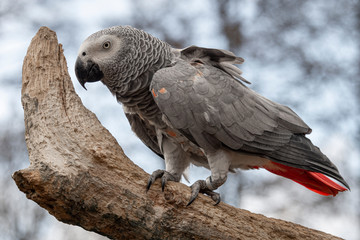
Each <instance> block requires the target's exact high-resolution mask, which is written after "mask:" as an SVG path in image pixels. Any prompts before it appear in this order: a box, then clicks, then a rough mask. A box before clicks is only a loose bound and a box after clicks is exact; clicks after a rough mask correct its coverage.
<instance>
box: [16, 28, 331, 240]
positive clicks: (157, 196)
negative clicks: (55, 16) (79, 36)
mask: <svg viewBox="0 0 360 240" xmlns="http://www.w3.org/2000/svg"><path fill="white" fill-rule="evenodd" d="M21 100H22V104H23V108H24V118H25V127H26V132H25V139H26V143H27V148H28V152H29V159H30V166H29V167H28V168H26V169H23V170H19V171H17V172H15V173H14V174H13V179H14V180H15V182H16V184H17V186H18V187H19V189H20V190H21V191H23V192H24V193H26V196H27V197H28V198H29V199H31V200H33V201H35V202H37V203H38V204H39V205H40V206H41V207H43V208H45V209H46V210H47V211H48V212H49V213H50V214H52V215H54V216H55V217H56V218H57V219H58V220H59V221H62V222H65V223H69V224H73V225H78V226H81V227H82V228H84V229H86V230H89V231H94V232H97V233H99V234H101V235H104V236H107V237H109V238H111V239H338V238H337V237H334V236H331V235H328V234H326V233H323V232H319V231H316V230H313V229H309V228H305V227H303V226H300V225H297V224H294V223H290V222H286V221H282V220H277V219H273V218H267V217H264V216H262V215H259V214H254V213H251V212H249V211H246V210H242V209H236V208H234V207H231V206H229V205H227V204H225V203H220V204H219V205H218V206H216V207H214V206H213V202H212V200H211V199H210V198H208V197H204V196H202V195H201V194H200V196H199V197H198V199H197V200H196V201H195V202H194V203H193V204H192V205H191V206H190V207H186V203H187V201H188V199H189V198H190V189H189V188H188V187H187V186H185V185H184V184H181V183H174V182H169V183H168V184H167V186H166V190H165V192H164V193H163V192H161V187H160V183H159V181H157V182H156V183H155V184H154V185H153V186H152V188H151V190H150V191H149V192H148V193H146V191H145V186H146V184H147V179H148V177H149V175H148V174H147V173H145V172H144V171H143V170H142V169H141V168H139V167H138V166H136V165H135V164H134V163H133V162H132V161H131V160H129V159H128V158H127V157H126V156H125V154H124V152H123V150H122V149H121V147H120V146H119V145H118V143H117V141H116V140H115V139H114V137H113V136H112V135H111V134H110V133H109V132H108V130H106V129H105V128H104V127H103V126H102V125H101V124H100V122H99V121H98V119H97V118H96V116H95V115H94V114H93V113H92V112H90V111H89V110H87V109H86V108H85V107H84V106H83V105H82V102H81V100H80V98H79V97H78V95H77V94H76V93H75V91H74V87H73V85H72V82H71V79H70V76H69V74H68V72H67V64H66V60H65V57H64V55H63V49H62V46H61V44H58V41H57V37H56V34H55V32H53V31H51V30H50V29H48V28H46V27H42V28H40V30H39V31H38V33H37V34H36V36H35V37H34V38H33V40H32V41H31V44H30V46H29V48H28V52H27V55H26V57H25V60H24V65H23V85H22V98H21ZM119 129H120V128H119Z"/></svg>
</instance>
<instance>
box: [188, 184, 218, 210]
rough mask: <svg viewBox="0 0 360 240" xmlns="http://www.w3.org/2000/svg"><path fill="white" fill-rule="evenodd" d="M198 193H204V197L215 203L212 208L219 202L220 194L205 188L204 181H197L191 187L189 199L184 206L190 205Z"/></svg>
mask: <svg viewBox="0 0 360 240" xmlns="http://www.w3.org/2000/svg"><path fill="white" fill-rule="evenodd" d="M199 193H205V194H206V195H208V196H210V197H211V199H212V200H213V201H214V202H215V204H214V206H216V205H218V204H219V203H220V201H221V198H220V194H219V193H217V192H214V191H213V190H211V189H209V188H208V187H207V186H206V181H205V180H198V181H196V182H195V183H194V184H193V185H191V197H190V201H189V202H188V204H187V205H186V206H189V205H190V204H192V203H193V202H194V200H195V199H196V198H197V196H198V194H199Z"/></svg>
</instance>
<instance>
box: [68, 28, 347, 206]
mask: <svg viewBox="0 0 360 240" xmlns="http://www.w3.org/2000/svg"><path fill="white" fill-rule="evenodd" d="M243 61H244V60H243V59H242V58H240V57H237V56H235V55H234V54H233V53H232V52H230V51H227V50H220V49H211V48H202V47H197V46H190V47H187V48H184V49H175V48H172V47H171V46H170V45H169V44H167V43H166V42H164V41H161V40H159V39H158V38H156V37H153V36H152V35H150V34H148V33H146V32H144V31H142V30H138V29H135V28H133V27H130V26H115V27H110V28H107V29H104V30H101V31H99V32H96V33H94V34H92V35H91V36H89V37H88V38H87V39H86V40H85V41H84V42H83V43H82V45H81V46H80V49H79V52H78V57H77V60H76V63H75V73H76V77H77V78H78V80H79V82H80V84H81V85H82V86H83V87H84V88H85V83H87V82H96V81H101V82H102V83H103V84H105V85H106V86H107V88H108V89H109V90H110V92H111V93H112V94H113V95H114V96H115V97H116V99H117V101H118V102H120V103H121V104H122V106H123V109H124V112H125V114H126V117H127V118H128V120H129V123H130V125H131V128H132V130H133V131H134V132H135V134H136V135H137V136H138V137H139V138H140V139H141V140H142V142H143V143H144V144H145V145H147V146H148V147H149V148H150V149H151V150H152V151H153V152H154V153H156V154H157V155H159V156H160V157H162V158H163V159H164V160H165V166H166V167H165V170H157V171H154V172H153V173H152V174H151V176H150V179H149V181H148V185H147V190H149V189H150V186H151V185H152V184H153V183H154V181H155V180H156V179H158V178H161V183H162V190H163V191H164V187H165V185H166V182H167V181H176V182H178V181H180V179H181V176H182V175H183V174H184V171H185V170H186V169H187V168H188V167H189V165H190V163H192V164H194V165H196V166H202V167H205V168H208V169H210V171H211V175H210V176H209V177H208V178H206V179H205V180H198V181H196V182H195V183H194V184H192V185H191V197H190V201H189V203H188V205H190V204H191V203H192V202H193V201H194V200H195V199H196V197H197V196H198V194H199V193H204V194H207V195H209V196H210V197H211V198H212V200H213V201H214V202H215V204H218V203H219V202H220V195H219V194H218V193H216V192H214V190H215V189H217V188H218V187H220V186H221V185H222V184H224V183H225V181H226V179H227V174H228V172H229V171H230V172H233V171H234V170H235V169H245V170H247V169H258V168H265V169H266V170H268V171H270V172H272V173H274V174H277V175H280V176H283V177H286V178H289V179H291V180H293V181H295V182H297V183H299V184H302V185H303V186H305V187H307V188H308V189H310V190H312V191H314V192H316V193H319V194H322V195H333V196H335V195H336V194H337V193H338V192H342V191H345V190H347V189H350V188H349V185H348V184H347V183H346V181H345V180H344V179H343V177H342V176H341V175H340V173H339V171H338V169H337V168H336V166H335V165H334V164H333V163H332V162H331V161H330V160H329V159H328V158H327V157H326V156H325V155H324V154H323V153H322V152H321V151H320V149H319V148H318V147H316V146H314V145H313V144H312V142H311V141H310V140H309V139H308V138H307V137H306V136H305V135H306V134H310V133H311V129H310V128H309V127H308V125H307V124H306V123H305V122H304V121H303V120H301V118H300V117H299V116H298V115H297V114H296V113H295V112H293V111H292V110H291V109H290V108H289V107H286V106H283V105H280V104H278V103H275V102H273V101H271V100H269V99H267V98H265V97H263V96H261V95H259V94H258V93H256V92H254V91H253V90H251V89H250V88H248V87H247V86H246V85H245V83H249V82H248V81H247V80H245V79H244V78H243V77H242V76H241V74H242V72H241V71H240V70H239V69H238V68H237V67H236V66H234V64H241V63H243ZM325 175H327V176H329V177H331V178H333V179H336V180H337V181H339V182H340V183H342V184H343V185H344V186H345V187H346V188H347V189H346V188H345V187H343V186H340V185H339V184H337V183H335V182H334V181H332V180H330V179H329V178H328V177H326V176H325Z"/></svg>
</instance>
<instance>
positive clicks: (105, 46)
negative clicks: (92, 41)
mask: <svg viewBox="0 0 360 240" xmlns="http://www.w3.org/2000/svg"><path fill="white" fill-rule="evenodd" d="M110 47H111V43H110V42H109V41H106V42H104V43H103V48H104V49H109V48H110Z"/></svg>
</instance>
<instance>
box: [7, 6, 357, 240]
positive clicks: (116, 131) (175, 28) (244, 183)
mask: <svg viewBox="0 0 360 240" xmlns="http://www.w3.org/2000/svg"><path fill="white" fill-rule="evenodd" d="M113 25H132V26H134V27H137V28H141V29H143V30H145V31H147V32H149V33H151V34H153V35H154V36H156V37H158V38H160V39H163V40H165V41H167V42H169V43H170V44H171V45H172V46H174V47H178V48H183V47H186V46H189V45H198V46H203V47H212V48H222V49H229V50H231V51H233V52H234V53H236V54H237V55H238V56H241V57H243V58H244V59H245V63H244V64H243V65H241V66H240V68H241V69H242V70H243V72H244V74H243V76H244V77H245V78H246V79H248V80H249V81H251V82H252V85H251V86H250V87H251V88H252V89H254V90H256V91H257V92H259V93H261V94H262V95H264V96H266V97H268V98H270V99H272V100H274V101H277V102H279V103H282V104H285V105H288V106H290V107H291V108H292V109H294V110H295V112H297V113H298V114H299V115H300V116H301V117H302V118H303V119H304V120H305V122H306V123H308V125H310V127H312V128H313V133H312V134H311V135H310V139H311V140H312V141H313V142H314V143H315V144H316V145H318V146H319V147H320V148H321V149H322V151H323V152H324V153H325V154H326V155H327V156H328V157H329V158H330V159H331V160H332V161H333V162H334V163H335V164H336V165H337V166H338V168H339V170H340V172H341V173H342V175H343V176H344V178H345V179H346V180H347V182H348V183H349V184H350V186H351V192H345V193H341V194H339V195H338V196H337V197H335V198H333V197H323V196H319V195H317V194H315V193H312V192H310V191H308V190H307V189H305V188H304V187H302V186H300V185H298V184H295V183H293V182H292V181H290V180H286V179H283V178H281V177H278V176H275V175H272V174H270V173H268V172H266V171H265V170H254V171H246V172H245V171H243V172H237V173H235V174H230V175H229V178H228V181H227V182H226V184H225V185H224V186H222V187H221V188H220V189H219V192H220V193H221V195H222V198H223V200H224V201H225V202H226V203H229V204H231V205H233V206H236V207H240V208H244V209H247V210H250V211H253V212H255V213H260V214H264V215H266V216H269V217H275V218H281V219H285V220H288V221H292V222H296V223H299V224H302V225H305V226H307V227H311V228H315V229H318V230H321V231H325V232H328V233H331V234H334V235H337V236H340V237H343V238H345V239H354V240H355V239H360V189H359V185H360V144H359V140H360V124H359V123H360V107H359V104H360V80H359V76H360V55H359V54H360V3H359V1H355V0H353V1H351V0H348V1H337V0H328V1H323V0H303V1H291V0H272V1H268V0H222V1H220V0H219V1H215V0H208V1H207V0H197V1H193V0H182V1H165V0H151V1H146V0H122V1H115V0H114V1H110V0H101V1H89V0H72V1H70V0H68V1H50V0H1V1H0V190H1V193H0V239H1V240H10V239H11V240H15V239H16V240H21V239H24V240H25V239H31V240H36V239H39V240H47V239H49V240H50V239H51V240H57V239H61V240H66V239H69V240H70V239H71V240H74V239H93V240H94V239H105V238H104V237H102V236H99V235H97V234H95V233H89V232H86V231H85V230H83V229H81V228H79V227H75V226H70V225H66V224H63V223H60V222H58V221H57V220H56V219H55V218H54V217H53V216H51V215H49V214H48V213H47V212H46V211H45V210H43V209H42V208H40V207H39V206H38V205H37V204H36V203H34V202H32V201H30V200H28V199H27V198H26V196H25V194H23V193H21V192H20V191H19V190H18V189H17V187H16V185H15V183H14V181H13V180H12V179H11V174H12V173H13V172H14V171H16V170H18V169H22V168H25V167H27V166H28V165H29V161H28V156H27V150H26V144H25V141H24V123H23V110H22V106H21V102H20V97H21V95H20V91H21V68H22V61H23V58H24V56H25V54H26V50H27V47H28V45H29V43H30V41H31V38H32V37H33V36H34V35H35V33H36V32H37V30H38V29H39V27H41V26H48V27H49V28H51V29H52V30H54V31H56V32H57V36H58V39H59V42H60V43H62V44H63V46H64V49H65V56H66V58H67V61H68V67H69V72H70V75H71V77H72V79H73V83H74V85H75V89H76V91H77V93H78V94H79V96H80V97H81V99H82V101H83V103H84V105H85V106H86V107H87V108H89V109H90V110H91V111H93V112H94V113H95V114H96V115H97V116H98V118H99V119H100V121H101V122H102V124H103V125H104V126H105V127H106V128H108V129H109V131H110V132H111V133H112V134H113V135H114V136H115V137H116V139H117V140H118V142H119V144H120V145H121V146H122V147H123V149H124V151H125V153H126V154H127V155H128V156H129V157H130V158H131V159H132V160H133V161H134V162H135V163H136V164H137V165H139V166H140V167H142V168H143V169H144V170H145V171H147V172H149V173H151V172H152V171H154V170H156V169H158V168H163V167H164V163H163V161H162V160H161V159H159V158H158V157H156V156H155V155H154V154H152V152H151V151H149V150H148V149H146V147H145V146H144V145H143V144H142V143H141V142H140V141H139V140H138V139H137V138H136V137H135V135H134V134H133V133H132V132H131V130H130V127H129V125H128V123H127V120H126V119H125V117H124V114H123V112H122V108H121V106H120V105H119V104H118V103H117V102H116V100H115V99H114V97H113V96H112V95H111V94H110V93H109V91H108V90H107V89H106V88H105V87H104V86H103V85H102V84H101V83H96V84H88V85H87V87H88V91H85V90H84V89H82V88H81V86H80V85H79V84H78V82H77V80H76V78H75V74H74V67H73V66H74V62H75V59H76V56H77V50H78V47H79V46H80V44H81V42H82V41H83V40H84V39H85V38H86V37H87V36H88V35H90V34H92V33H93V32H95V31H98V30H100V29H102V28H106V27H109V26H113ZM190 175H191V176H190V177H191V178H190V182H194V181H195V180H197V179H204V178H206V177H207V176H208V175H209V171H207V170H205V169H201V168H197V167H191V169H190ZM185 183H186V182H185ZM186 184H189V183H186ZM144 187H145V186H144Z"/></svg>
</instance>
